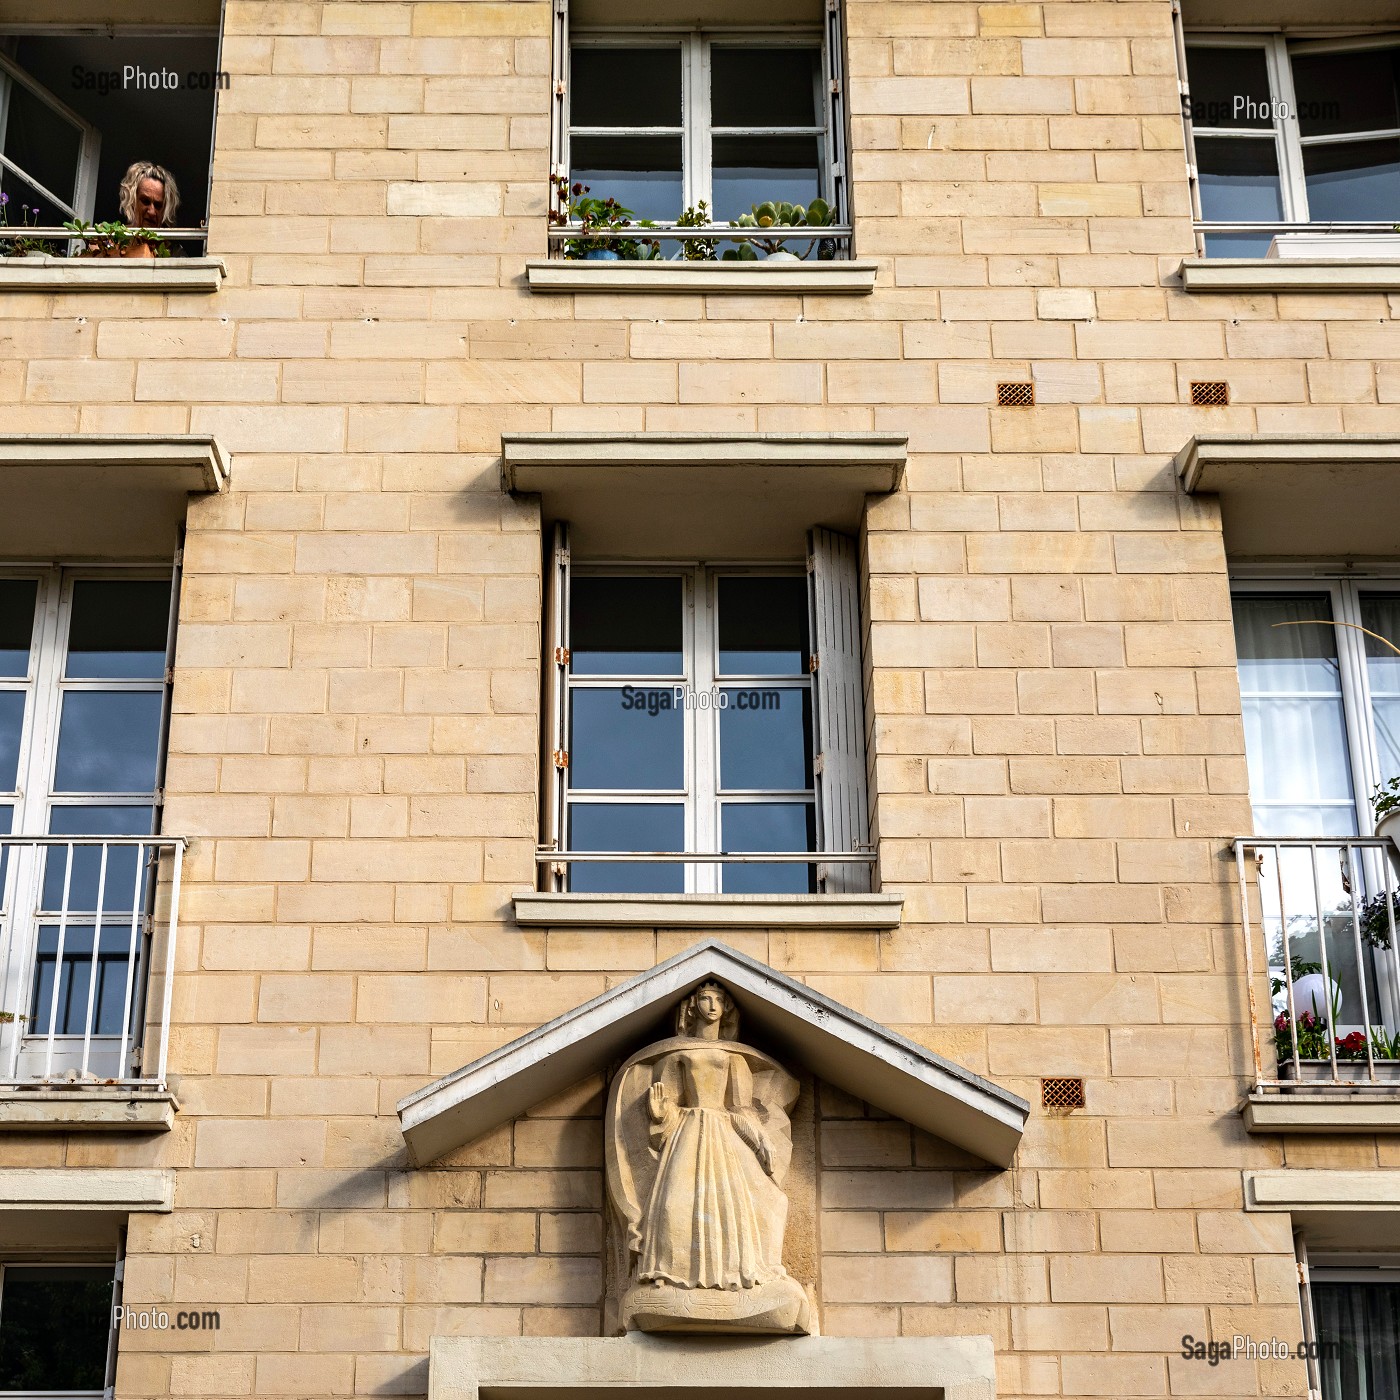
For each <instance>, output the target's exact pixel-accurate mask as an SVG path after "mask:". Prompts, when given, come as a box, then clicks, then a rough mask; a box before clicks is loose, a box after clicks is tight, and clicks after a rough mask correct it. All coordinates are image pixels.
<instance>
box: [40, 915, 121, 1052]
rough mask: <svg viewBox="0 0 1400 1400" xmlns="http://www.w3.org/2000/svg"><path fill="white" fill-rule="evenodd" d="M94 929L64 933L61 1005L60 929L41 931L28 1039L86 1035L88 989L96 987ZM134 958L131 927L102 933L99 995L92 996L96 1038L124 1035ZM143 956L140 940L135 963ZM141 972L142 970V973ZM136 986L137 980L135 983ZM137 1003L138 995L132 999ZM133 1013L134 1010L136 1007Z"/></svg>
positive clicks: (68, 928) (78, 928)
mask: <svg viewBox="0 0 1400 1400" xmlns="http://www.w3.org/2000/svg"><path fill="white" fill-rule="evenodd" d="M92 937H93V925H92V924H68V925H66V927H65V928H64V930H63V970H62V973H61V975H60V976H59V979H58V1002H57V1005H56V1006H55V1003H54V998H53V984H54V970H55V968H56V966H57V963H58V925H57V924H46V925H44V926H43V927H41V928H40V929H39V946H38V951H37V955H36V957H35V961H34V1001H33V1003H32V1005H31V1007H30V1024H29V1033H30V1034H31V1035H48V1033H49V1026H50V1024H52V1025H53V1027H54V1034H55V1035H83V1034H85V1033H86V1031H87V1028H88V988H89V986H90V985H91V983H92ZM130 953H131V925H130V924H127V925H125V926H122V927H119V926H117V925H112V924H109V925H107V926H105V927H104V928H103V930H102V943H101V946H100V947H99V948H98V950H97V990H96V992H94V993H93V1003H92V1034H93V1035H120V1034H121V1033H122V1008H123V1007H124V1006H125V1005H126V1004H127V1003H126V981H127V978H126V969H127V960H128V956H129V955H130ZM140 956H141V935H140V932H139V930H138V932H137V935H136V958H137V961H138V962H139V960H140ZM138 971H139V968H138ZM133 980H134V979H133ZM133 1003H134V993H133ZM132 1010H133V1011H134V1010H135V1006H134V1004H133V1006H132Z"/></svg>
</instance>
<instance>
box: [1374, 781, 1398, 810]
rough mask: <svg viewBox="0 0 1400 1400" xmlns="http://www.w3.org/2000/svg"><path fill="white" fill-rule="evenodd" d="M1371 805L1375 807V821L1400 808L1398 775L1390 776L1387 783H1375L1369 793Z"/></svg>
mask: <svg viewBox="0 0 1400 1400" xmlns="http://www.w3.org/2000/svg"><path fill="white" fill-rule="evenodd" d="M1371 806H1372V807H1373V808H1374V809H1375V813H1376V820H1377V821H1380V819H1381V818H1382V817H1388V816H1389V815H1390V814H1391V813H1392V812H1394V811H1396V810H1397V809H1400V777H1396V778H1392V779H1391V780H1390V781H1389V782H1388V783H1377V784H1376V790H1375V792H1373V793H1372V794H1371Z"/></svg>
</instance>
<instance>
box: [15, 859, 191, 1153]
mask: <svg viewBox="0 0 1400 1400" xmlns="http://www.w3.org/2000/svg"><path fill="white" fill-rule="evenodd" d="M184 848H185V843H184V841H183V839H181V838H178V837H160V836H6V837H0V882H3V889H4V904H3V908H0V969H3V972H2V973H0V977H2V978H3V980H0V988H3V991H0V1126H3V1127H8V1128H10V1129H12V1130H14V1129H34V1130H49V1131H52V1130H55V1129H80V1128H85V1129H106V1130H122V1129H125V1130H136V1131H161V1130H164V1129H168V1128H169V1127H170V1125H171V1122H172V1121H173V1114H174V1099H173V1096H172V1095H171V1094H170V1092H169V1089H168V1086H167V1082H166V1065H167V1058H168V1054H169V1048H170V1002H171V992H172V987H173V975H174V969H175V950H176V941H177V936H178V931H179V927H178V913H177V911H178V907H179V895H180V874H181V866H182V862H183V857H184Z"/></svg>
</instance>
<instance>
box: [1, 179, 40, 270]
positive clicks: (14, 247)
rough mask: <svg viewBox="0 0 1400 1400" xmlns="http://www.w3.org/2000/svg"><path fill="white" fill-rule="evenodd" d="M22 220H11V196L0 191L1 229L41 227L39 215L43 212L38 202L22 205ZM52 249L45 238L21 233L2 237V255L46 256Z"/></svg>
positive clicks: (22, 256)
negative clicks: (15, 235)
mask: <svg viewBox="0 0 1400 1400" xmlns="http://www.w3.org/2000/svg"><path fill="white" fill-rule="evenodd" d="M20 210H21V213H20V222H19V223H18V224H12V223H11V222H10V196H9V195H7V194H4V193H3V192H0V229H10V228H21V229H33V228H38V227H40V221H39V215H40V213H41V212H42V211H41V210H40V208H39V206H38V205H37V204H33V205H30V204H21V205H20ZM51 251H52V250H51V248H50V247H49V242H48V240H47V239H45V238H31V237H29V236H28V235H26V234H21V235H20V236H19V237H18V238H4V239H0V257H8V258H26V257H44V256H46V255H47V254H48V253H50V252H51Z"/></svg>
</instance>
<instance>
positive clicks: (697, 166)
mask: <svg viewBox="0 0 1400 1400" xmlns="http://www.w3.org/2000/svg"><path fill="white" fill-rule="evenodd" d="M685 72H686V82H687V85H688V88H689V91H688V92H687V93H686V94H685V95H684V97H683V114H684V118H685V126H686V145H687V149H686V183H685V204H686V208H687V209H690V208H693V207H694V206H695V205H697V204H699V203H700V201H701V200H702V199H703V200H704V201H705V202H706V204H708V205H709V206H710V217H711V219H713V218H714V191H713V188H712V186H713V178H714V173H713V154H714V153H713V149H712V141H713V138H712V137H711V135H710V40H709V36H708V35H705V34H692V35H690V36H689V37H688V38H687V40H686V65H685Z"/></svg>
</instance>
